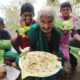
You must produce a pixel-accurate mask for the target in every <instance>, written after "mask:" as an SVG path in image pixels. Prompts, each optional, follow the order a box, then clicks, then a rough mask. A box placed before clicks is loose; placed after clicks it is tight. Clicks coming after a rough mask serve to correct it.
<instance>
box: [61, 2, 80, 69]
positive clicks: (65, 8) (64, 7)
mask: <svg viewBox="0 0 80 80" xmlns="http://www.w3.org/2000/svg"><path fill="white" fill-rule="evenodd" d="M71 12H72V8H71V4H70V3H69V2H64V3H62V4H61V5H60V13H61V15H60V19H62V20H63V21H66V20H69V19H71V18H73V23H74V29H75V27H76V18H75V17H74V16H71V15H70V13H71ZM74 29H73V30H72V36H73V38H75V39H77V40H80V36H79V35H78V34H77V32H76V31H75V30H74ZM61 33H64V36H62V38H61V50H62V52H63V54H64V57H65V58H67V59H69V49H68V48H67V44H68V43H69V40H70V37H71V30H67V31H64V30H61ZM70 64H71V67H72V68H71V70H75V69H76V66H77V59H76V58H75V57H74V56H73V55H72V54H70Z"/></svg>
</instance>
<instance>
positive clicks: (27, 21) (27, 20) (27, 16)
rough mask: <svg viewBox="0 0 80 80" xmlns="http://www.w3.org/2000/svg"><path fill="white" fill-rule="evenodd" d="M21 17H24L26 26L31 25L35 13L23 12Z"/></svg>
mask: <svg viewBox="0 0 80 80" xmlns="http://www.w3.org/2000/svg"><path fill="white" fill-rule="evenodd" d="M21 17H22V18H23V20H24V22H25V24H26V26H29V25H31V23H32V19H33V13H32V12H25V13H23V14H21Z"/></svg>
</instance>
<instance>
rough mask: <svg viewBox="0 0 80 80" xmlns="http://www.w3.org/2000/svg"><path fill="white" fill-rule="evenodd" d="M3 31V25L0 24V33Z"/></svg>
mask: <svg viewBox="0 0 80 80" xmlns="http://www.w3.org/2000/svg"><path fill="white" fill-rule="evenodd" d="M2 30H3V25H2V24H0V32H1V31H2Z"/></svg>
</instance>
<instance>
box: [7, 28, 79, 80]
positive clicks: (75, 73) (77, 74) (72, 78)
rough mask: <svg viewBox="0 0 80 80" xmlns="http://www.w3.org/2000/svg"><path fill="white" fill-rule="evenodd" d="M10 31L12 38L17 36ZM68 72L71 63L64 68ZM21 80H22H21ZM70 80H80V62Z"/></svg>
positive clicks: (67, 63)
mask: <svg viewBox="0 0 80 80" xmlns="http://www.w3.org/2000/svg"><path fill="white" fill-rule="evenodd" d="M6 30H8V31H9V33H10V35H11V36H12V38H15V37H16V34H15V32H14V31H13V30H11V29H6ZM64 68H65V69H66V70H67V71H69V70H70V64H69V61H67V62H66V63H65V67H64ZM19 80H20V79H19ZM70 80H80V62H78V66H77V68H76V71H75V72H74V73H73V74H72V76H71V79H70Z"/></svg>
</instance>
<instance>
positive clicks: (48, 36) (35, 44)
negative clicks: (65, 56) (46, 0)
mask: <svg viewBox="0 0 80 80" xmlns="http://www.w3.org/2000/svg"><path fill="white" fill-rule="evenodd" d="M54 20H55V14H54V10H53V8H51V7H45V8H42V9H41V10H40V11H39V12H38V18H37V23H36V24H34V25H32V27H31V29H30V31H29V32H28V33H27V36H28V38H29V40H30V47H31V50H33V51H46V52H50V53H52V54H54V53H55V54H56V55H57V56H58V57H61V56H62V54H61V53H60V50H59V45H60V34H59V32H58V31H57V30H56V29H55V26H54ZM36 79H37V80H57V78H56V75H54V76H50V77H46V78H36Z"/></svg>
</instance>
